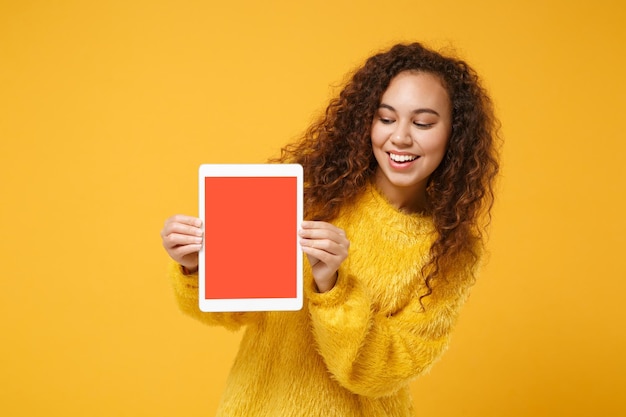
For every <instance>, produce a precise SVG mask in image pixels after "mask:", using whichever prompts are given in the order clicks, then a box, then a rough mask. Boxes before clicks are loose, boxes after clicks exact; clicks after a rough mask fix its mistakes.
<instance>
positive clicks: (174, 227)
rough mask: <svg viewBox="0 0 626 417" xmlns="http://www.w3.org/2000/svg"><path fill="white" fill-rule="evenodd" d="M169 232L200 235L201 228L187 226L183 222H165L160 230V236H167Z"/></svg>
mask: <svg viewBox="0 0 626 417" xmlns="http://www.w3.org/2000/svg"><path fill="white" fill-rule="evenodd" d="M171 233H178V234H181V235H190V236H202V229H201V228H199V227H196V226H189V225H187V224H184V223H169V224H166V225H165V227H164V228H163V231H162V232H161V236H167V235H169V234H171Z"/></svg>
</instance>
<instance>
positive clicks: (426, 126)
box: [413, 122, 434, 129]
mask: <svg viewBox="0 0 626 417" xmlns="http://www.w3.org/2000/svg"><path fill="white" fill-rule="evenodd" d="M413 124H414V125H415V126H417V128H418V129H429V128H431V127H433V125H434V123H420V122H413Z"/></svg>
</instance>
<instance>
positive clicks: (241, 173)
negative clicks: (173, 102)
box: [198, 164, 303, 312]
mask: <svg viewBox="0 0 626 417" xmlns="http://www.w3.org/2000/svg"><path fill="white" fill-rule="evenodd" d="M198 174H199V175H198V188H199V192H198V194H199V213H200V218H201V220H202V229H203V232H204V239H207V238H210V233H209V234H207V231H206V230H205V223H206V222H205V220H206V219H205V206H204V205H205V189H204V188H205V187H204V184H205V180H204V179H205V177H294V178H296V187H297V197H296V198H297V202H296V211H297V213H296V216H297V226H296V229H297V230H298V229H300V225H301V223H302V218H303V170H302V166H301V165H299V164H203V165H201V166H200V168H199V170H198ZM293 239H294V245H293V248H294V256H295V257H296V276H295V277H294V280H296V296H295V298H243V299H240V298H237V299H234V298H229V299H214V298H211V299H207V298H205V287H206V278H207V277H206V268H205V251H204V248H205V245H204V242H203V244H202V248H201V249H200V252H199V256H198V279H199V282H198V290H199V291H198V301H199V307H200V310H201V311H204V312H245V311H295V310H300V309H301V308H302V304H303V277H302V250H301V249H300V245H299V239H298V236H297V233H295V234H294V237H293Z"/></svg>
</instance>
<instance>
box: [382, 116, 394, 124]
mask: <svg viewBox="0 0 626 417" xmlns="http://www.w3.org/2000/svg"><path fill="white" fill-rule="evenodd" d="M378 120H380V122H381V123H382V124H384V125H390V124H392V123H393V122H394V120H393V119H390V118H388V117H379V118H378Z"/></svg>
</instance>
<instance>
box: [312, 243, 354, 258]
mask: <svg viewBox="0 0 626 417" xmlns="http://www.w3.org/2000/svg"><path fill="white" fill-rule="evenodd" d="M300 246H301V247H302V250H304V249H305V248H313V249H316V250H319V251H323V252H326V253H328V254H330V255H333V256H339V257H342V258H345V257H347V256H348V246H347V245H341V244H338V243H337V242H333V241H332V240H327V239H324V240H312V239H301V240H300Z"/></svg>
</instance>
